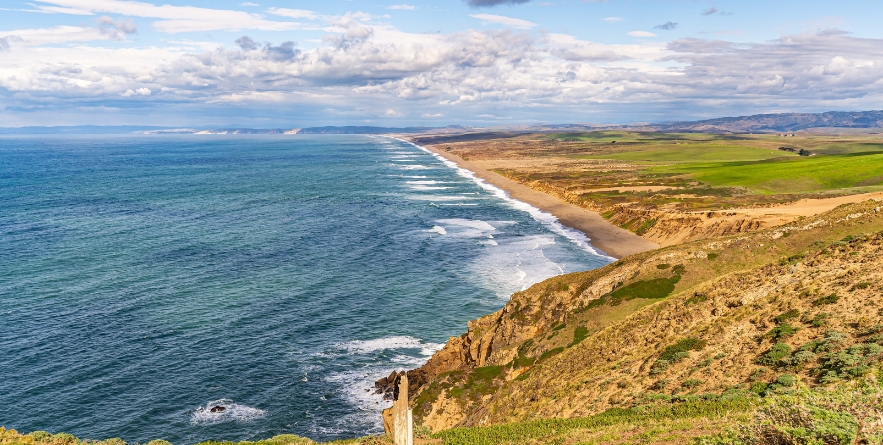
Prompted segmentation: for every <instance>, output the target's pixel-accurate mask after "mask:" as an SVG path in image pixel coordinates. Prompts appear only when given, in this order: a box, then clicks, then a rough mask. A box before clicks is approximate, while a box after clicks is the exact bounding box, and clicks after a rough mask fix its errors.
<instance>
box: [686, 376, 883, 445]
mask: <svg viewBox="0 0 883 445" xmlns="http://www.w3.org/2000/svg"><path fill="white" fill-rule="evenodd" d="M782 377H785V376H782ZM780 380H783V379H781V378H780ZM784 381H785V382H782V383H781V386H783V387H790V386H791V385H787V384H785V383H787V382H790V380H789V379H787V378H786V379H784ZM881 391H883V387H881V385H880V384H879V383H877V382H875V381H873V380H869V381H865V382H862V383H861V384H859V385H842V386H836V387H834V388H831V389H808V388H806V387H801V388H798V389H797V390H787V391H785V392H784V393H778V394H775V395H773V396H771V397H767V398H766V399H764V400H763V402H762V403H761V404H760V406H759V407H758V409H757V410H756V411H755V412H754V414H753V416H752V417H753V419H752V420H751V421H750V422H745V423H743V424H740V425H734V426H733V427H731V428H730V429H729V430H728V431H726V432H724V433H720V434H715V435H713V436H705V437H700V438H697V439H696V440H695V441H694V444H695V445H768V444H769V445H772V444H820V445H821V444H825V445H851V444H859V443H865V444H880V443H883V429H881V428H879V427H876V426H875V425H876V423H877V422H878V420H879V419H880V417H881V415H883V406H881V403H880V394H881Z"/></svg>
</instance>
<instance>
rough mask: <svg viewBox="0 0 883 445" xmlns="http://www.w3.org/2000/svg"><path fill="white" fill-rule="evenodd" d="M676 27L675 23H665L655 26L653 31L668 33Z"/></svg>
mask: <svg viewBox="0 0 883 445" xmlns="http://www.w3.org/2000/svg"><path fill="white" fill-rule="evenodd" d="M677 27H678V24H677V23H675V22H665V23H663V24H661V25H656V26H654V27H653V29H662V30H664V31H669V30H672V29H675V28H677Z"/></svg>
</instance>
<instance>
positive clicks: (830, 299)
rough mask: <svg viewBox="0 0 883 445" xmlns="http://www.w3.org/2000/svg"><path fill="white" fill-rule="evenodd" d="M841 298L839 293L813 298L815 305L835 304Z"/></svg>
mask: <svg viewBox="0 0 883 445" xmlns="http://www.w3.org/2000/svg"><path fill="white" fill-rule="evenodd" d="M839 300H840V296H838V295H837V294H831V295H826V296H824V297H819V298H816V299H815V300H813V302H812V305H813V306H824V305H826V304H834V303H836V302H837V301H839Z"/></svg>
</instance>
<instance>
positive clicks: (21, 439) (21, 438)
mask: <svg viewBox="0 0 883 445" xmlns="http://www.w3.org/2000/svg"><path fill="white" fill-rule="evenodd" d="M326 443H327V444H328V445H389V444H392V440H390V439H389V438H387V437H383V436H368V437H361V438H356V439H346V440H336V441H333V442H326ZM0 444H2V445H126V442H125V441H124V440H122V439H119V438H115V439H105V440H87V439H78V438H76V437H74V436H73V435H71V434H65V433H59V434H50V433H48V432H46V431H34V432H33V433H30V434H20V433H18V432H17V431H15V430H7V429H6V428H3V427H0ZM146 445H172V444H171V443H170V442H168V441H165V440H152V441H150V442H147V444H146ZM197 445H316V442H313V441H312V440H310V439H307V438H305V437H299V436H295V435H291V434H282V435H279V436H274V437H271V438H269V439H265V440H258V441H254V442H251V441H242V442H229V441H213V440H209V441H205V442H200V443H199V444H197Z"/></svg>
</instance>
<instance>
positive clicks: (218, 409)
mask: <svg viewBox="0 0 883 445" xmlns="http://www.w3.org/2000/svg"><path fill="white" fill-rule="evenodd" d="M226 410H227V408H224V407H223V406H221V405H218V406H213V407H212V409H210V410H209V411H211V412H213V413H222V412H224V411H226Z"/></svg>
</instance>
